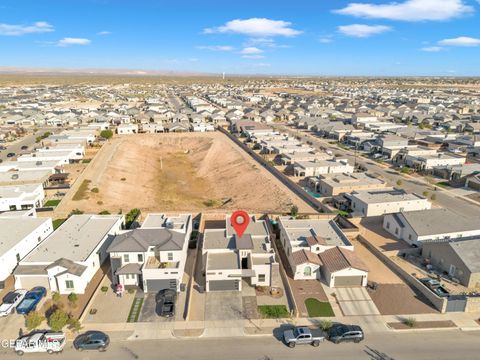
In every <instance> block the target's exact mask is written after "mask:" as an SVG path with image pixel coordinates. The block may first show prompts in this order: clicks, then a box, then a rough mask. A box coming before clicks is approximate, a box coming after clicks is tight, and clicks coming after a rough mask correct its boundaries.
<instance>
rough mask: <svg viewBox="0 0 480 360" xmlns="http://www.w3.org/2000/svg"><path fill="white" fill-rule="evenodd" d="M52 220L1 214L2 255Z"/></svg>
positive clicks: (0, 253)
mask: <svg viewBox="0 0 480 360" xmlns="http://www.w3.org/2000/svg"><path fill="white" fill-rule="evenodd" d="M51 221H52V220H51V219H50V218H35V217H31V216H23V217H13V216H2V214H0V229H1V232H2V235H1V236H0V255H3V254H5V253H6V252H7V251H8V250H10V249H11V248H13V247H14V246H15V245H16V244H18V243H19V242H20V241H21V240H23V239H24V238H25V237H27V236H28V235H30V234H31V233H33V232H34V231H35V230H37V229H38V228H39V227H41V226H42V225H44V224H45V223H48V222H51Z"/></svg>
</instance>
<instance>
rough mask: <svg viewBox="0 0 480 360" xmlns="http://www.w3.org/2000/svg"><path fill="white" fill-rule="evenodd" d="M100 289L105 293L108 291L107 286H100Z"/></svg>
mask: <svg viewBox="0 0 480 360" xmlns="http://www.w3.org/2000/svg"><path fill="white" fill-rule="evenodd" d="M100 290H101V291H102V292H104V293H106V292H107V291H108V286H102V287H101V288H100Z"/></svg>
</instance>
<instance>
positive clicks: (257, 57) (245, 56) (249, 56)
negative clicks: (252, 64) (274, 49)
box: [242, 55, 265, 59]
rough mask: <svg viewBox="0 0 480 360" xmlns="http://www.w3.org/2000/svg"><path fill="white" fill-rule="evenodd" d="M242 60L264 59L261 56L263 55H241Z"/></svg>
mask: <svg viewBox="0 0 480 360" xmlns="http://www.w3.org/2000/svg"><path fill="white" fill-rule="evenodd" d="M242 58H244V59H264V58H265V56H263V55H243V56H242Z"/></svg>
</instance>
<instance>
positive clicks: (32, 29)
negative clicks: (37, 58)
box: [0, 21, 55, 36]
mask: <svg viewBox="0 0 480 360" xmlns="http://www.w3.org/2000/svg"><path fill="white" fill-rule="evenodd" d="M54 30H55V29H54V28H53V26H52V25H50V24H49V23H47V22H45V21H37V22H36V23H33V24H32V25H10V24H0V35H4V36H20V35H25V34H34V33H46V32H52V31H54Z"/></svg>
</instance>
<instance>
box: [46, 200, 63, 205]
mask: <svg viewBox="0 0 480 360" xmlns="http://www.w3.org/2000/svg"><path fill="white" fill-rule="evenodd" d="M60 201H61V200H48V201H47V202H46V203H45V204H44V206H46V207H54V206H57V205H58V204H60Z"/></svg>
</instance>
